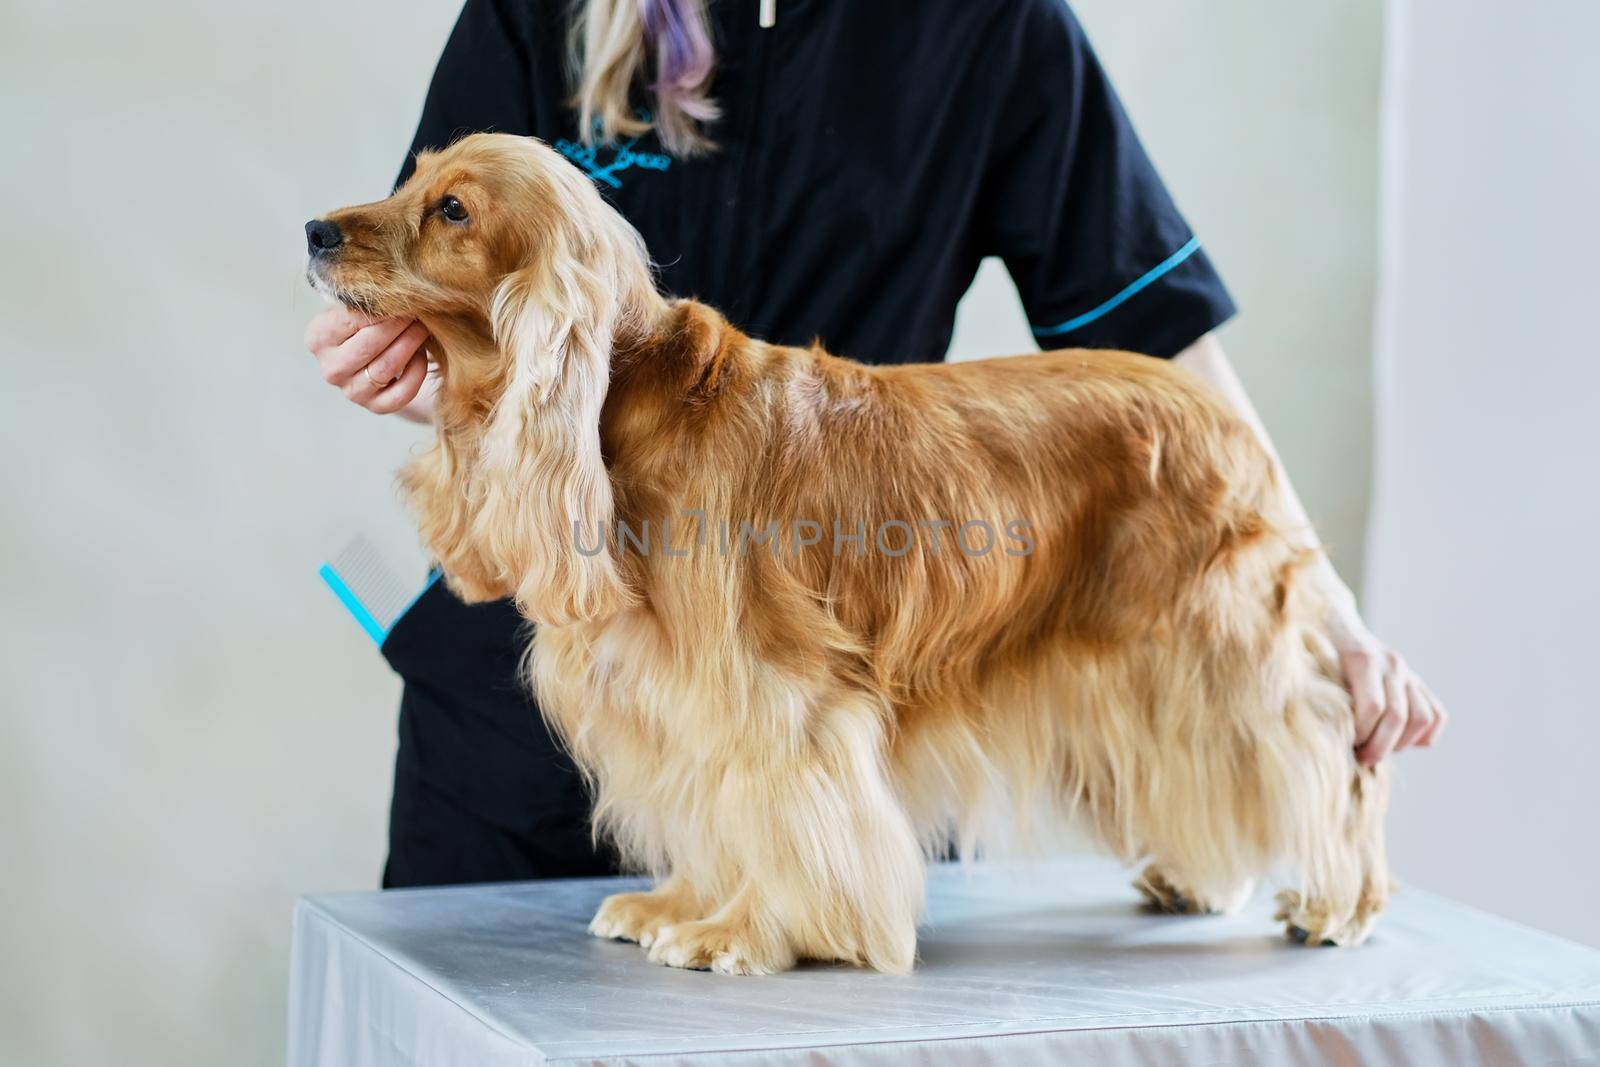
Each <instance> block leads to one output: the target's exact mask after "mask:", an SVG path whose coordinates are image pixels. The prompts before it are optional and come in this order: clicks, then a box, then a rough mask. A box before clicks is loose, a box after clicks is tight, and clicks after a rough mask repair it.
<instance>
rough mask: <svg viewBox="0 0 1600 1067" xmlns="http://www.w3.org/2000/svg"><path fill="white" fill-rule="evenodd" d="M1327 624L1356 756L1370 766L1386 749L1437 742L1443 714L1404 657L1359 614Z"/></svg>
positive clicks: (1387, 752) (1384, 753)
mask: <svg viewBox="0 0 1600 1067" xmlns="http://www.w3.org/2000/svg"><path fill="white" fill-rule="evenodd" d="M1332 630H1333V643H1334V647H1335V648H1336V649H1338V652H1339V667H1340V669H1341V670H1342V671H1343V672H1344V684H1345V688H1346V689H1348V690H1350V696H1351V699H1352V700H1353V702H1354V704H1355V715H1356V759H1357V761H1358V762H1360V763H1361V764H1362V765H1363V766H1367V767H1371V766H1373V765H1375V764H1376V763H1377V762H1378V761H1379V760H1381V759H1383V758H1384V757H1385V756H1387V755H1389V753H1391V752H1399V751H1400V750H1402V749H1406V748H1410V747H1411V746H1412V745H1416V746H1417V747H1419V748H1428V747H1430V746H1432V745H1433V744H1434V743H1435V742H1437V741H1438V740H1439V738H1440V736H1441V735H1442V734H1443V733H1444V727H1445V723H1446V722H1447V721H1448V720H1449V714H1448V713H1447V712H1446V711H1445V710H1444V705H1442V704H1440V703H1439V698H1438V697H1436V696H1434V695H1433V690H1431V689H1429V688H1428V686H1427V684H1426V683H1425V682H1423V680H1422V679H1421V678H1419V677H1417V673H1416V672H1415V671H1413V670H1412V669H1411V667H1410V666H1409V665H1408V664H1407V663H1406V661H1405V660H1403V659H1401V658H1400V656H1399V654H1398V653H1396V652H1395V651H1394V650H1393V649H1391V648H1389V647H1388V646H1387V645H1385V644H1384V643H1383V642H1382V641H1380V640H1379V639H1378V638H1377V637H1376V636H1374V635H1373V633H1372V631H1370V630H1368V629H1367V628H1366V626H1365V625H1364V624H1362V623H1361V622H1360V620H1359V619H1357V620H1353V621H1347V622H1346V623H1345V624H1344V625H1335V626H1333V627H1332Z"/></svg>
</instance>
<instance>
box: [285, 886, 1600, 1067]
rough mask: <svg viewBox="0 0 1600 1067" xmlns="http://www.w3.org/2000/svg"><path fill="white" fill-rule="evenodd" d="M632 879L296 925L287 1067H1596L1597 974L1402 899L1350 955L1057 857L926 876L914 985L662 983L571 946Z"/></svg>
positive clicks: (333, 909)
mask: <svg viewBox="0 0 1600 1067" xmlns="http://www.w3.org/2000/svg"><path fill="white" fill-rule="evenodd" d="M636 884H637V883H635V882H633V881H631V880H610V879H594V880H581V881H564V882H544V883H530V884H516V885H496V886H473V887H464V888H448V889H425V890H408V891H399V892H387V893H376V892H373V893H340V894H330V895H324V896H315V897H307V898H306V899H304V900H302V901H301V902H300V905H299V907H298V909H297V910H296V912H295V926H294V956H293V964H292V977H291V982H290V1017H289V1064H290V1067H379V1065H383V1067H390V1065H402V1064H404V1065H413V1064H416V1065H428V1067H455V1065H460V1067H505V1065H513V1064H515V1065H518V1067H523V1065H528V1064H544V1063H559V1064H649V1065H651V1067H673V1065H678V1064H683V1065H689V1064H714V1065H732V1064H739V1065H744V1064H763V1065H778V1064H785V1065H787V1064H808V1065H819V1064H846V1065H857V1064H859V1065H880V1064H930V1065H933V1064H937V1065H946V1064H952V1065H958V1064H968V1063H971V1064H1003V1065H1006V1067H1017V1065H1028V1064H1063V1063H1067V1064H1083V1065H1102V1064H1103V1065H1111V1067H1117V1065H1122V1064H1139V1065H1156V1064H1159V1065H1163V1067H1165V1065H1174V1064H1224V1063H1227V1064H1271V1065H1274V1067H1278V1065H1304V1064H1339V1065H1344V1067H1348V1065H1355V1064H1360V1065H1386V1064H1394V1065H1396V1067H1400V1065H1404V1067H1429V1065H1433V1064H1439V1065H1448V1067H1463V1065H1467V1064H1493V1065H1496V1067H1507V1065H1512V1064H1541V1065H1549V1067H1553V1065H1557V1064H1559V1065H1562V1067H1579V1065H1600V951H1596V950H1594V949H1590V948H1585V947H1583V946H1580V945H1576V944H1573V943H1571V942H1568V941H1564V940H1561V939H1560V938H1556V937H1552V936H1550V935H1548V934H1543V933H1539V932H1537V931H1535V930H1530V929H1528V928H1526V927H1522V926H1518V925H1516V924H1514V923H1510V922H1507V921H1505V920H1503V919H1498V918H1495V917H1494V916H1491V915H1486V914H1484V913H1482V912H1480V911H1476V910H1473V909H1471V908H1468V907H1464V906H1462V905H1460V904H1455V903H1452V902H1451V901H1448V900H1444V899H1441V898H1440V897H1437V896H1433V895H1431V894H1428V893H1424V892H1421V891H1418V890H1415V889H1405V890H1402V891H1401V892H1400V893H1399V894H1398V895H1397V896H1396V898H1395V900H1394V903H1393V905H1392V906H1391V908H1390V909H1389V911H1388V913H1387V914H1386V915H1385V916H1384V918H1383V920H1382V922H1381V923H1380V925H1379V927H1378V930H1377V932H1376V933H1375V934H1374V936H1373V938H1372V940H1371V941H1370V942H1368V944H1367V945H1365V946H1364V947H1362V948H1359V949H1354V950H1346V949H1334V948H1306V947H1303V946H1299V945H1293V944H1290V943H1288V942H1287V941H1286V940H1285V939H1284V937H1283V935H1282V933H1281V931H1280V930H1279V928H1278V927H1277V926H1276V925H1275V924H1273V923H1272V922H1271V920H1270V917H1269V916H1270V912H1271V903H1270V900H1269V899H1268V897H1267V896H1266V895H1265V894H1260V895H1258V897H1257V899H1256V900H1255V901H1254V902H1253V903H1252V904H1251V906H1250V907H1249V908H1247V909H1246V911H1245V912H1244V913H1243V914H1241V915H1238V916H1235V917H1231V918H1216V917H1190V916H1156V915H1147V914H1144V913H1142V912H1140V911H1139V910H1138V908H1137V904H1136V900H1137V898H1136V895H1135V893H1134V891H1133V890H1132V889H1131V888H1130V887H1129V878H1128V874H1127V872H1126V871H1123V870H1121V869H1119V868H1117V867H1115V866H1113V865H1111V864H1109V863H1107V862H1105V861H1101V860H1093V859H1075V860H1066V861H1057V862H1052V863H1049V864H1045V865H1039V866H1032V867H1019V868H1008V869H1004V870H1001V869H994V868H982V867H980V868H976V869H974V870H971V871H963V870H961V869H959V868H940V869H936V870H934V871H933V872H932V874H931V877H930V892H929V906H928V912H927V920H926V922H925V924H924V929H923V933H922V940H921V944H920V957H919V961H918V966H917V969H916V972H915V973H914V974H912V975H910V976H909V977H903V978H895V977H888V976H884V975H879V974H872V973H867V972H862V971H858V970H852V969H848V968H842V967H833V966H819V965H809V966H804V967H802V968H801V969H799V970H796V971H793V972H790V973H788V974H783V975H778V976H774V977H767V978H739V977H728V976H724V975H716V974H708V973H698V972H689V971H679V970H671V969H668V968H665V967H659V966H656V965H655V964H652V963H649V962H648V961H647V960H646V959H645V957H644V954H643V953H642V952H641V951H640V949H639V948H638V947H637V946H636V945H632V944H627V943H623V942H612V941H600V940H597V939H595V938H592V937H589V936H587V935H586V934H585V933H584V926H585V924H586V923H587V922H588V920H589V916H590V915H591V914H592V912H593V911H594V907H595V904H596V903H597V902H598V901H599V900H600V898H601V897H602V896H604V895H605V894H607V893H610V892H615V891H617V890H618V889H621V888H626V887H632V886H634V885H636Z"/></svg>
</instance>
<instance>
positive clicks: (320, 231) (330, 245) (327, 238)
mask: <svg viewBox="0 0 1600 1067" xmlns="http://www.w3.org/2000/svg"><path fill="white" fill-rule="evenodd" d="M342 244H344V233H343V231H341V230H340V229H339V224H338V223H337V222H329V221H328V220H327V219H312V220H311V221H310V222H308V223H306V251H307V252H309V253H311V254H312V255H313V256H320V255H322V254H323V253H325V252H332V251H333V250H334V249H335V248H338V247H339V246H340V245H342Z"/></svg>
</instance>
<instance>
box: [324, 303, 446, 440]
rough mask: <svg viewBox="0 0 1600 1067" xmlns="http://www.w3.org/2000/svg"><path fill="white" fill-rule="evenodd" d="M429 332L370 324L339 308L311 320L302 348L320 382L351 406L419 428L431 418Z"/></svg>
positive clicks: (399, 324) (396, 321) (392, 322)
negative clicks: (319, 373)
mask: <svg viewBox="0 0 1600 1067" xmlns="http://www.w3.org/2000/svg"><path fill="white" fill-rule="evenodd" d="M427 340H428V331H427V329H426V328H425V327H424V326H423V325H422V323H420V322H418V321H416V320H415V319H408V318H401V317H390V318H384V319H378V318H373V317H372V316H370V315H364V314H362V313H361V312H359V311H352V310H350V309H349V308H347V307H344V306H342V305H335V306H334V307H330V308H327V309H325V310H323V311H319V312H318V313H317V314H316V315H314V316H312V319H311V322H310V323H309V324H308V325H307V326H306V335H305V345H306V348H308V349H309V350H310V351H311V354H312V355H313V356H315V357H316V358H317V366H318V367H319V368H320V369H321V370H322V378H323V380H324V381H326V382H327V383H328V384H329V385H331V386H333V387H335V388H336V389H338V390H339V391H340V392H342V393H344V395H345V396H346V397H348V398H349V399H350V400H351V401H352V402H354V403H356V404H359V405H360V406H361V407H364V408H366V409H367V410H368V411H370V412H373V413H374V414H378V415H393V414H396V413H399V414H401V415H404V416H405V417H407V418H410V419H413V420H414V421H417V422H430V421H432V418H433V403H432V401H433V396H432V390H431V389H427V388H425V386H426V384H427V382H428V357H427V353H426V352H424V351H423V347H422V346H423V344H424V343H425V342H426V341H427Z"/></svg>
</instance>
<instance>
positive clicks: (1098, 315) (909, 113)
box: [384, 0, 1233, 886]
mask: <svg viewBox="0 0 1600 1067" xmlns="http://www.w3.org/2000/svg"><path fill="white" fill-rule="evenodd" d="M570 7H571V4H570V3H569V2H567V0H467V3H466V6H465V8H464V9H463V10H462V12H461V16H460V19H459V21H458V22H457V23H456V27H455V30H454V32H453V33H452V34H451V36H450V41H449V43H448V44H447V45H446V46H445V50H444V54H443V56H442V57H441V58H440V60H439V66H438V70H437V71H436V73H435V75H434V79H433V83H432V86H431V88H430V90H429V92H428V97H427V103H426V105H425V106H424V108H423V113H422V121H421V123H420V125H419V127H418V129H417V135H416V139H415V142H414V143H413V145H412V150H413V153H414V152H416V151H418V150H421V149H424V148H438V147H443V146H444V145H447V144H448V143H450V141H451V140H453V139H454V138H456V137H458V136H462V135H464V134H467V133H471V132H476V131H496V132H501V133H513V134H533V135H535V136H537V137H540V138H542V139H544V140H545V141H547V142H549V143H550V144H551V145H553V146H554V147H556V148H557V149H558V150H559V151H561V152H562V153H563V154H565V155H566V156H567V157H568V158H569V159H570V160H571V161H572V163H573V165H574V166H576V167H579V168H580V169H582V170H583V171H584V172H585V173H587V174H588V175H589V176H590V177H591V179H592V180H593V181H594V182H595V184H596V185H597V187H598V188H599V189H600V191H601V192H602V193H603V194H604V195H605V196H606V198H607V199H608V200H609V201H610V202H611V203H612V204H613V205H615V206H616V208H617V209H618V210H620V211H621V212H622V213H623V214H624V215H626V216H627V217H628V219H629V220H630V221H631V222H632V223H633V225H634V226H635V227H637V228H638V230H639V232H640V233H641V234H643V235H644V239H645V242H646V244H647V245H648V247H649V250H650V255H651V257H652V259H654V260H655V262H656V263H657V264H658V266H659V270H660V275H659V276H660V281H661V286H662V288H663V289H664V290H665V291H666V292H668V293H670V294H672V295H676V296H692V297H696V298H698V299H700V300H703V301H705V302H706V303H708V304H711V305H713V306H714V307H716V308H718V309H720V310H721V311H722V312H723V313H724V314H726V315H727V316H728V318H729V319H730V320H731V321H733V322H734V323H735V324H736V325H738V326H739V327H740V328H741V329H743V330H745V331H746V332H748V333H750V334H752V335H754V336H756V337H760V338H763V339H765V340H769V341H774V342H778V343H785V344H807V343H809V342H811V341H812V339H814V338H820V339H821V340H822V343H823V345H824V346H825V347H826V348H827V349H828V350H829V351H832V352H834V353H835V354H838V355H845V356H850V357H852V358H854V359H858V360H863V361H868V362H875V363H906V362H926V361H936V360H940V359H943V358H944V354H945V349H946V347H947V346H948V344H949V342H950V334H951V329H952V326H953V323H954V319H955V310H956V302H957V301H958V300H959V299H960V298H961V296H962V294H963V293H964V292H966V289H967V286H968V285H969V284H970V283H971V281H972V277H973V273H974V271H975V270H976V269H977V267H978V263H979V261H980V260H981V259H982V258H983V257H985V256H999V257H1001V258H1002V259H1003V260H1004V262H1005V264H1006V267H1007V269H1008V270H1009V271H1010V273H1011V276H1012V278H1013V280H1014V281H1015V282H1016V286H1017V292H1018V294H1019V295H1020V297H1021V299H1022V304H1023V307H1024V308H1025V310H1026V312H1027V315H1028V319H1029V321H1030V322H1031V323H1032V325H1033V329H1034V333H1035V336H1036V338H1037V340H1038V341H1039V343H1040V345H1041V346H1042V347H1045V348H1068V347H1115V348H1126V349H1132V350H1135V351H1141V352H1147V353H1150V354H1152V355H1157V356H1173V355H1176V354H1177V353H1178V352H1180V351H1182V350H1183V349H1184V348H1186V347H1188V346H1189V345H1190V344H1192V343H1193V342H1194V341H1196V340H1198V339H1199V338H1200V337H1201V336H1202V335H1204V334H1205V333H1206V332H1208V331H1209V330H1211V329H1213V328H1214V327H1216V326H1218V325H1219V324H1220V323H1222V322H1223V321H1224V320H1226V319H1227V318H1228V317H1229V316H1230V315H1231V314H1232V313H1233V304H1232V302H1231V301H1230V300H1229V297H1228V294H1227V291H1226V290H1225V289H1224V288H1223V285H1222V282H1221V280H1220V279H1219V278H1218V277H1217V274H1216V272H1215V271H1214V270H1213V268H1212V266H1211V263H1210V261H1209V259H1208V258H1207V257H1206V253H1205V251H1204V250H1203V249H1202V248H1201V247H1200V244H1199V242H1198V240H1197V239H1196V238H1195V235H1194V233H1193V232H1192V231H1191V230H1190V229H1189V226H1188V224H1187V223H1186V222H1185V221H1184V219H1183V216H1182V215H1180V214H1179V213H1178V210H1177V208H1176V207H1175V206H1174V205H1173V202H1172V198H1171V196H1170V195H1169V194H1168V193H1167V191H1166V189H1165V188H1164V187H1163V186H1162V183H1161V179H1160V178H1159V177H1158V176H1157V174H1156V172H1155V169H1154V168H1153V167H1152V166H1151V163H1150V160H1149V158H1148V157H1147V156H1146V155H1145V152H1144V149H1143V148H1142V147H1141V146H1140V144H1139V140H1138V138H1137V137H1136V136H1135V134H1134V131H1133V127H1132V126H1131V125H1130V123H1129V121H1128V117H1127V115H1126V114H1125V113H1124V112H1123V109H1122V106H1121V104H1120V103H1119V102H1118V100H1117V97H1116V94H1115V92H1114V91H1113V90H1112V88H1111V83H1110V82H1109V81H1108V80H1107V78H1106V74H1105V71H1104V70H1102V69H1101V67H1100V63H1099V61H1098V60H1097V59H1096V57H1095V54H1094V52H1093V50H1092V49H1091V48H1090V46H1089V42H1088V40H1087V39H1086V38H1085V36H1084V33H1083V29H1082V28H1081V27H1080V26H1079V25H1078V22H1077V20H1076V19H1075V18H1074V17H1073V15H1072V13H1071V11H1070V10H1068V8H1067V7H1066V5H1065V4H1064V3H1063V2H1061V0H777V22H776V24H775V25H774V26H772V27H770V28H762V27H761V26H760V25H759V24H758V17H757V12H758V7H759V4H758V0H711V3H710V4H709V10H710V20H711V23H712V27H711V28H712V36H713V39H714V42H715V47H716V54H717V67H716V74H715V80H714V82H713V87H712V90H713V91H712V95H713V97H714V99H715V100H716V101H717V103H718V104H719V105H720V107H721V109H722V118H721V119H720V120H719V121H718V122H716V123H715V124H714V125H712V126H711V127H710V128H709V132H710V134H711V136H712V137H713V138H714V140H715V141H716V144H717V149H716V151H714V152H712V153H711V154H708V155H704V156H697V157H694V158H691V159H677V158H672V157H670V156H668V155H667V154H666V153H665V151H664V150H663V149H662V147H661V145H660V143H659V142H658V141H657V139H656V138H655V136H654V135H653V134H649V135H646V136H644V137H640V138H636V139H626V140H624V141H623V142H622V143H616V144H601V145H597V146H594V147H593V148H590V147H586V146H584V145H582V144H581V143H580V140H579V137H578V130H577V129H576V126H575V122H576V117H575V114H574V112H573V111H572V110H571V108H570V107H569V106H568V104H567V101H568V99H569V98H570V95H571V94H570V90H569V87H568V83H567V60H566V41H567V26H566V20H567V17H568V11H569V9H570ZM647 105H648V99H647V97H646V96H644V95H643V94H641V96H640V99H639V106H640V107H641V108H644V107H646V106H647ZM411 166H412V163H411V159H410V158H409V157H408V159H407V161H406V165H405V167H404V169H403V170H402V172H401V178H402V180H403V179H404V178H405V177H407V176H408V175H409V174H410V171H411ZM526 638H527V634H526V631H525V629H524V627H523V623H522V621H521V620H520V618H519V617H518V616H517V614H516V612H515V611H514V610H513V609H512V607H511V606H510V604H509V603H497V604H488V605H479V606H468V605H465V604H462V603H461V602H460V601H459V600H457V599H456V598H455V597H454V596H452V595H451V593H450V592H449V590H448V589H447V588H446V586H445V584H444V583H443V582H439V583H436V584H435V585H433V586H432V588H431V589H430V590H429V591H428V592H427V593H426V594H425V595H424V596H423V597H422V598H421V599H420V600H419V601H418V602H417V604H416V605H415V606H414V607H413V608H412V609H411V611H410V612H409V613H407V614H406V615H405V616H404V617H403V618H402V619H401V620H400V621H399V622H398V623H397V624H396V626H395V627H394V629H393V631H392V632H391V633H390V636H389V638H388V640H387V641H386V642H385V644H384V654H385V655H386V656H387V657H388V659H389V662H390V664H391V665H392V666H393V667H394V669H395V670H396V671H397V672H399V673H400V675H401V676H402V677H403V678H404V679H405V692H404V696H403V697H402V699H401V705H400V746H399V755H398V757H397V761H396V766H395V792H394V803H393V808H392V811H391V822H390V840H389V846H390V853H389V863H388V867H387V869H386V871H385V874H384V882H385V884H386V885H391V886H401V885H425V884H436V883H445V882H467V881H488V880H505V879H520V878H544V877H559V876H565V875H582V874H591V873H604V872H606V871H609V870H610V869H611V860H610V858H609V856H607V855H606V854H605V853H604V851H603V850H599V851H597V850H596V849H595V848H593V847H592V846H591V844H590V839H589V826H588V820H587V815H588V801H587V799H586V797H585V795H584V792H583V787H582V785H581V783H580V782H579V780H578V777H577V774H576V772H575V770H574V769H573V768H572V766H571V764H570V762H569V761H568V760H567V759H566V757H565V756H564V755H563V754H562V753H561V752H560V751H559V749H558V748H557V747H556V746H555V744H554V743H553V742H552V741H551V739H550V738H549V736H548V734H547V733H546V731H545V727H544V725H543V723H542V721H541V720H540V717H539V714H538V710H537V709H536V708H535V707H534V706H533V704H532V703H531V702H530V700H529V699H528V697H527V695H526V693H525V692H524V690H523V689H522V687H521V686H520V684H519V683H518V681H517V662H518V656H519V652H520V650H521V648H522V647H523V645H524V643H525V641H526Z"/></svg>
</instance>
